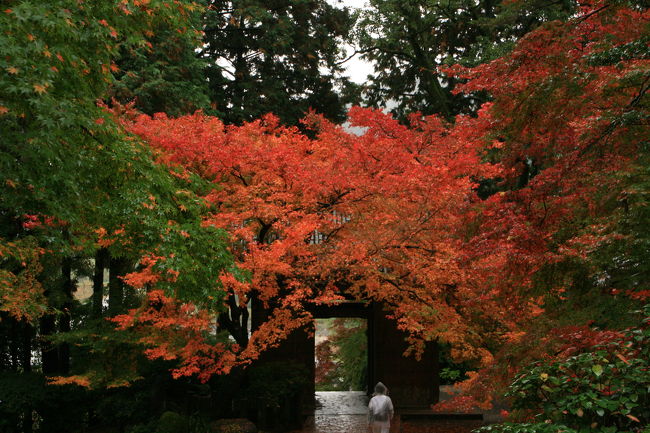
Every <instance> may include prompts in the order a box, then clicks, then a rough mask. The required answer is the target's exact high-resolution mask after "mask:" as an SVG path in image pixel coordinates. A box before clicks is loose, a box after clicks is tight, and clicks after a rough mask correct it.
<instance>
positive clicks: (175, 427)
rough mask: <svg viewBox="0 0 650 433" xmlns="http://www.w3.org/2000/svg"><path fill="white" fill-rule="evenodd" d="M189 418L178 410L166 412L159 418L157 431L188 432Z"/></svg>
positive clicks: (164, 432)
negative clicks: (177, 411)
mask: <svg viewBox="0 0 650 433" xmlns="http://www.w3.org/2000/svg"><path fill="white" fill-rule="evenodd" d="M187 426H188V423H187V418H185V417H184V416H183V415H180V414H178V413H176V412H164V413H163V414H162V415H160V419H159V420H158V428H157V429H156V432H157V433H186V432H187Z"/></svg>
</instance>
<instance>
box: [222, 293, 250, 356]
mask: <svg viewBox="0 0 650 433" xmlns="http://www.w3.org/2000/svg"><path fill="white" fill-rule="evenodd" d="M248 316H249V313H248V307H247V306H246V305H243V306H240V305H239V304H238V300H237V298H236V297H235V295H234V293H230V294H229V295H228V311H226V312H223V313H221V314H219V319H218V321H217V324H218V326H219V329H220V330H221V329H224V330H226V331H228V332H229V333H230V335H232V337H233V338H234V339H235V341H236V342H237V344H239V345H240V346H241V347H246V346H248Z"/></svg>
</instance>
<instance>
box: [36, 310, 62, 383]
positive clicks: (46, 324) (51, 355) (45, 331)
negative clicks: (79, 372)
mask: <svg viewBox="0 0 650 433" xmlns="http://www.w3.org/2000/svg"><path fill="white" fill-rule="evenodd" d="M40 328H41V332H40V336H41V359H42V362H43V365H42V369H43V374H44V375H46V376H48V375H54V374H57V373H58V372H59V353H58V350H57V348H56V346H54V344H52V342H51V341H49V340H48V337H49V336H50V335H53V334H54V332H55V331H56V316H55V315H54V314H52V313H48V314H45V315H44V316H43V317H42V318H41V321H40Z"/></svg>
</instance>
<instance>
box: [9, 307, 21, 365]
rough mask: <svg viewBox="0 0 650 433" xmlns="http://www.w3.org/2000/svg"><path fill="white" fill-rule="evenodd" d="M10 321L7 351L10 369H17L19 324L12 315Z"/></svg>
mask: <svg viewBox="0 0 650 433" xmlns="http://www.w3.org/2000/svg"><path fill="white" fill-rule="evenodd" d="M9 320H10V321H11V328H10V331H9V332H10V336H9V353H10V354H11V369H12V370H14V371H16V370H18V358H19V356H18V353H19V341H20V338H19V329H18V328H19V326H20V324H19V323H18V321H17V320H16V319H14V318H13V317H12V318H10V319H9Z"/></svg>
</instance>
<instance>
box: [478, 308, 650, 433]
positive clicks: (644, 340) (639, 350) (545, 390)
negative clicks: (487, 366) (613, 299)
mask: <svg viewBox="0 0 650 433" xmlns="http://www.w3.org/2000/svg"><path fill="white" fill-rule="evenodd" d="M642 313H643V317H644V319H643V320H642V322H641V323H640V324H639V326H637V327H634V328H631V329H628V330H627V331H626V332H625V333H624V335H623V337H621V338H619V339H617V340H615V341H613V342H611V343H608V344H607V345H599V346H594V347H593V348H592V350H591V351H589V352H586V353H582V354H579V355H577V356H572V357H570V358H568V359H565V360H560V361H553V362H547V363H542V362H537V363H535V364H533V365H532V366H531V367H529V368H527V369H526V370H525V371H524V372H523V373H521V374H520V375H519V376H517V378H516V379H515V381H514V382H513V383H512V384H511V385H510V389H509V391H508V393H507V394H506V396H509V397H511V398H512V399H513V404H512V408H513V409H514V410H518V411H522V412H527V413H531V414H533V415H534V417H535V419H536V420H537V421H538V422H541V423H543V424H503V425H501V426H490V427H489V428H486V429H482V430H481V431H482V432H484V433H485V432H488V431H490V432H500V433H505V432H508V433H510V432H513V433H514V432H517V433H524V432H528V431H530V432H549V433H550V432H558V431H569V430H570V429H574V430H575V431H579V432H602V433H615V432H627V431H630V432H641V431H647V430H648V425H649V424H650V305H649V306H646V307H645V308H644V310H643V312H642ZM564 426H568V427H569V430H567V427H564ZM558 429H565V430H558ZM644 429H645V430H644Z"/></svg>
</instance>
